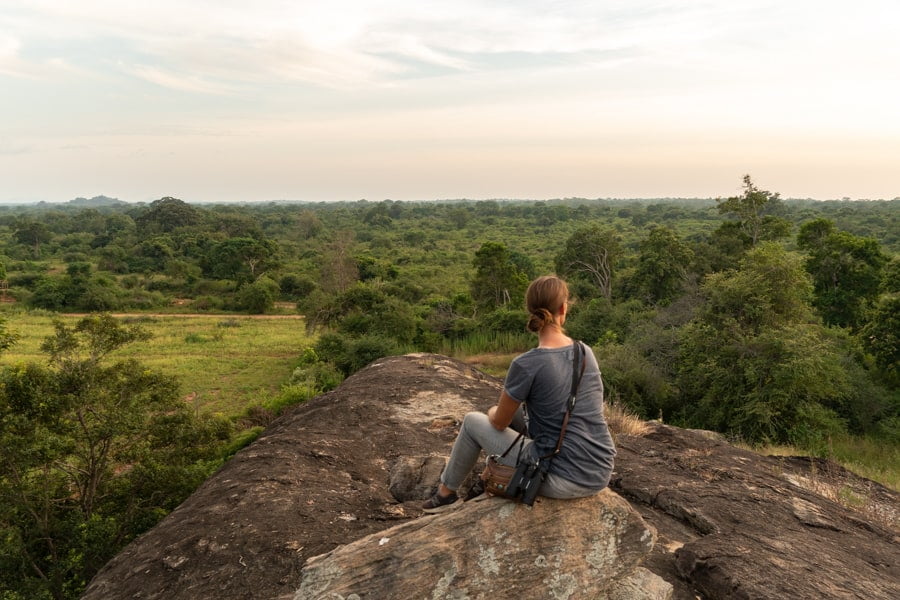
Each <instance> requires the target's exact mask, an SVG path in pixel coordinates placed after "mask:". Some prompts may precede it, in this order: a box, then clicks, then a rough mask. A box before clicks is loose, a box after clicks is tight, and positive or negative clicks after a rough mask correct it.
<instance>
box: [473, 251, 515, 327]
mask: <svg viewBox="0 0 900 600" xmlns="http://www.w3.org/2000/svg"><path fill="white" fill-rule="evenodd" d="M514 256H515V255H514V254H513V253H512V252H510V251H509V249H508V248H507V247H506V246H505V245H504V244H500V243H497V242H485V243H484V244H482V245H481V247H480V248H479V249H478V250H477V251H476V252H475V258H474V260H473V261H472V266H474V267H475V275H474V277H473V278H472V284H471V290H472V298H473V299H474V300H475V302H476V304H477V305H478V307H479V308H480V309H482V310H485V311H491V310H493V309H495V308H498V307H501V306H507V305H510V304H511V305H513V306H521V304H522V302H523V301H524V299H525V288H526V287H528V275H527V274H526V273H525V272H524V271H523V270H522V269H521V268H520V267H519V265H518V264H516V260H515V259H514ZM521 262H522V261H521V259H520V260H519V263H521ZM526 268H527V266H526Z"/></svg>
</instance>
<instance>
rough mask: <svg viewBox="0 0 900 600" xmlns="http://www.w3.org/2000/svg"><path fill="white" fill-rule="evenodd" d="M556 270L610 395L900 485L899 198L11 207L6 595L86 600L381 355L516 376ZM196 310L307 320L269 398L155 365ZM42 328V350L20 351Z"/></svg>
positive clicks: (100, 200) (0, 545)
mask: <svg viewBox="0 0 900 600" xmlns="http://www.w3.org/2000/svg"><path fill="white" fill-rule="evenodd" d="M550 272H554V273H558V274H560V275H562V276H564V277H566V278H567V280H568V281H569V284H570V288H571V290H572V292H573V296H574V303H573V306H572V308H571V311H570V316H569V319H568V321H567V323H566V328H567V331H568V333H569V334H570V335H571V336H573V337H575V338H578V339H581V340H583V341H584V342H586V343H588V344H590V345H591V346H592V348H593V349H594V352H595V353H596V355H597V358H598V360H599V362H600V365H601V370H602V372H603V377H604V383H605V385H606V399H607V402H608V403H609V404H610V405H611V406H616V407H618V408H620V409H622V410H627V411H630V412H633V413H634V414H636V415H638V416H640V417H641V418H643V419H658V420H660V421H662V422H664V423H669V424H674V425H679V426H683V427H689V428H700V429H711V430H715V431H718V432H721V433H723V434H725V435H726V436H727V437H728V438H729V439H730V440H732V441H735V442H740V443H742V444H746V445H747V446H750V447H754V448H765V449H766V451H775V449H777V448H779V447H789V448H790V449H791V452H794V453H806V454H809V455H813V456H820V457H829V458H832V459H834V460H836V461H838V462H841V463H842V464H844V465H846V466H848V467H849V468H851V469H852V470H854V471H855V472H857V473H859V474H861V475H864V476H866V477H870V478H872V479H876V480H878V481H880V482H882V483H884V484H885V485H888V486H889V487H892V488H893V489H895V490H896V489H898V486H900V476H898V467H897V465H898V464H900V350H898V336H900V199H894V200H890V201H855V202H854V201H848V200H832V201H815V200H809V199H807V200H802V199H782V198H781V197H780V196H779V194H778V193H777V192H774V191H768V190H765V189H761V188H760V187H758V186H757V185H756V184H755V183H754V182H753V180H752V179H751V178H750V177H749V176H747V177H745V178H744V180H743V185H742V187H741V188H740V193H739V194H738V195H735V196H732V197H723V198H718V199H676V198H661V199H647V200H630V199H627V200H626V199H584V198H565V199H557V200H547V201H524V200H482V201H474V200H454V201H429V202H425V201H422V202H399V201H391V200H384V201H379V202H375V201H367V200H360V201H357V202H336V203H290V202H271V203H265V204H221V205H212V204H192V203H190V202H189V201H184V200H181V199H177V198H172V197H164V198H161V199H159V200H156V201H154V202H150V203H143V204H128V203H124V202H120V201H117V200H115V199H112V198H107V197H96V198H92V199H84V198H79V199H76V200H73V201H71V202H67V203H63V204H50V203H39V204H35V205H23V206H3V207H0V285H2V289H0V292H2V300H3V303H2V313H0V316H2V319H3V321H2V323H0V350H2V365H0V457H2V458H0V600H19V599H24V598H75V597H78V595H79V594H80V593H81V591H82V590H83V589H84V586H85V585H86V583H87V582H88V581H89V580H90V577H91V576H92V575H93V573H95V572H96V571H97V570H98V569H99V568H100V567H101V566H102V565H103V564H104V563H105V562H106V561H107V560H108V559H109V558H110V557H111V556H113V555H114V554H115V553H116V551H117V550H118V549H120V548H121V547H123V546H124V545H125V544H127V543H128V542H129V541H130V540H132V539H133V538H134V537H135V536H137V535H139V534H140V533H141V532H143V531H146V530H147V529H149V528H150V527H152V526H153V525H154V524H155V523H156V522H158V521H159V519H161V518H162V517H163V516H165V514H167V513H168V512H170V511H171V510H172V509H174V508H175V507H176V506H177V505H178V504H179V503H180V502H181V501H182V500H183V499H184V498H186V497H187V496H188V495H189V494H190V493H191V492H192V491H193V490H194V489H195V488H196V487H197V486H198V485H199V484H200V483H201V482H202V481H203V480H204V479H205V478H206V477H208V476H209V474H211V473H212V472H213V471H214V470H215V469H217V468H218V467H219V466H221V464H222V463H223V461H225V460H227V459H228V457H229V456H231V455H233V454H234V453H235V452H236V451H237V450H239V449H240V448H241V447H243V446H244V445H246V444H247V443H249V442H250V441H251V440H252V439H253V437H254V436H255V435H257V434H258V433H259V432H260V431H261V430H262V428H263V427H264V426H265V424H266V423H268V422H269V421H270V420H271V419H272V418H274V416H276V415H277V414H278V413H279V412H280V411H281V410H283V409H284V408H285V407H287V406H289V405H291V404H295V403H298V402H302V401H304V400H306V399H308V398H310V397H312V396H315V395H317V394H320V393H322V392H324V391H328V390H330V389H333V388H334V387H336V386H337V385H338V384H339V383H340V382H341V380H342V379H343V378H344V377H346V376H348V375H350V374H352V373H353V372H355V371H356V370H358V369H360V368H362V367H364V366H365V365H367V364H369V363H370V362H371V361H373V360H375V359H377V358H379V357H382V356H388V355H395V354H402V353H407V352H415V351H427V352H435V353H440V354H446V355H450V356H454V357H457V358H461V359H462V360H465V361H467V362H469V363H471V364H475V365H476V366H478V367H479V368H481V369H483V370H485V371H487V372H488V373H491V374H494V375H497V376H502V375H503V373H504V371H505V368H506V365H508V363H509V360H510V359H511V358H512V357H513V356H514V355H515V354H517V353H519V352H522V351H524V350H527V349H528V348H530V347H532V346H533V344H534V339H533V337H532V336H530V335H529V334H527V333H526V332H525V331H524V323H525V320H526V318H525V313H524V310H523V308H522V305H523V296H524V291H525V288H526V286H527V284H528V282H529V280H531V279H532V278H534V277H535V276H537V275H540V274H544V273H550ZM73 313H77V314H78V315H79V316H78V317H64V315H70V314H73ZM113 313H127V315H128V316H127V317H119V318H116V317H113V316H111V315H112V314H113ZM182 313H184V314H187V313H190V314H209V315H221V320H220V324H223V327H226V326H228V324H229V323H231V326H234V322H233V321H229V317H230V316H233V315H238V314H253V315H287V314H290V315H294V316H297V315H302V316H303V325H304V327H305V331H304V332H303V334H302V336H298V337H301V338H302V339H299V340H298V342H297V346H296V351H295V352H294V351H291V352H292V356H290V358H289V362H290V369H288V372H287V374H286V376H285V377H284V380H283V381H281V380H279V381H275V382H271V381H270V383H273V384H274V385H275V386H276V387H275V388H274V390H273V391H272V392H271V393H268V394H265V397H259V398H257V399H255V400H252V401H251V400H248V401H246V402H243V400H242V403H243V405H241V406H238V407H236V408H235V406H234V404H227V402H226V404H223V406H222V407H215V406H214V407H207V408H204V409H200V408H198V407H197V406H196V405H194V404H192V403H191V402H189V401H186V400H185V395H184V394H185V390H184V389H183V387H182V384H183V377H184V374H183V373H179V371H178V369H177V366H175V365H173V367H172V368H171V369H168V370H167V369H165V368H163V369H159V368H148V367H147V365H146V364H144V363H143V362H142V360H141V350H140V349H141V347H142V345H149V344H152V340H151V337H150V335H151V333H150V329H152V327H151V326H152V323H153V319H154V318H155V317H154V316H155V315H161V314H166V315H178V314H182ZM151 315H154V316H151ZM47 318H50V319H51V320H52V321H53V325H52V327H50V328H48V329H47V331H46V332H45V333H46V335H45V336H43V337H42V340H41V341H40V342H39V348H40V350H39V351H40V358H39V359H34V358H27V359H26V358H23V355H17V352H18V351H19V350H18V348H21V347H22V346H23V345H24V344H25V343H26V341H27V338H28V337H29V335H31V336H34V335H35V333H34V332H35V331H37V329H36V325H34V323H36V321H35V319H47ZM276 326H277V325H276ZM259 335H261V336H263V337H264V336H265V335H266V334H265V331H263V333H262V334H259ZM184 341H185V343H186V344H187V343H191V342H194V343H197V342H198V341H199V342H202V341H203V340H202V339H201V340H197V339H194V340H191V339H190V336H187V337H185V338H184ZM35 344H38V342H35ZM148 347H149V346H148ZM127 348H136V350H135V351H133V352H131V353H126V349H127ZM174 354H176V355H177V350H176V351H174ZM174 360H175V362H177V356H176V357H174ZM257 371H258V377H259V378H260V379H265V378H269V379H271V378H272V376H273V375H272V373H273V372H272V371H267V370H266V369H265V368H264V367H262V368H258V369H257ZM224 406H227V408H223V407H224Z"/></svg>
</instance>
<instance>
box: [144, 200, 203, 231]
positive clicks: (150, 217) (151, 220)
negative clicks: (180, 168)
mask: <svg viewBox="0 0 900 600" xmlns="http://www.w3.org/2000/svg"><path fill="white" fill-rule="evenodd" d="M201 217H202V213H201V212H200V211H199V210H197V209H196V208H194V207H193V206H191V205H190V204H188V203H187V202H185V201H183V200H179V199H178V198H172V197H171V196H166V197H165V198H160V199H159V200H154V201H153V202H152V203H150V208H148V209H147V211H146V212H144V213H143V214H142V215H141V216H139V217H137V218H136V219H135V220H134V222H135V224H136V225H137V226H138V228H139V229H140V230H141V231H142V232H143V233H144V234H145V235H146V234H156V233H169V232H171V231H173V230H175V229H177V228H178V227H187V226H189V225H194V224H196V223H198V222H200V220H201Z"/></svg>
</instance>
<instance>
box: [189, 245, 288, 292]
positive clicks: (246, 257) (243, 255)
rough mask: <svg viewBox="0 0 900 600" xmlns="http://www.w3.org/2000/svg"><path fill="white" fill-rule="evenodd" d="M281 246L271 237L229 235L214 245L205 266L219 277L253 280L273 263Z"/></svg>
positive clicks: (208, 271)
mask: <svg viewBox="0 0 900 600" xmlns="http://www.w3.org/2000/svg"><path fill="white" fill-rule="evenodd" d="M277 250H278V248H277V245H276V244H275V243H274V242H272V241H271V240H257V239H255V238H251V237H238V238H229V239H226V240H223V241H221V242H218V243H217V244H215V245H214V246H213V247H212V248H210V250H209V252H208V254H207V256H206V258H205V260H204V262H203V270H204V273H205V274H206V275H209V276H211V277H214V278H216V279H232V280H234V281H241V282H243V281H253V280H254V279H256V278H257V277H259V275H261V274H262V273H263V272H265V271H266V269H268V268H269V267H271V266H272V261H273V260H274V258H275V255H276V253H277Z"/></svg>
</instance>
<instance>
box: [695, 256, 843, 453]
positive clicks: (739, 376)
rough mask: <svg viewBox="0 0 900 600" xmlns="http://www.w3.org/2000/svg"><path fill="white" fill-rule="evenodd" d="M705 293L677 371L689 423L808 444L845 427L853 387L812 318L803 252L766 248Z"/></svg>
mask: <svg viewBox="0 0 900 600" xmlns="http://www.w3.org/2000/svg"><path fill="white" fill-rule="evenodd" d="M702 291H703V293H704V295H705V297H706V304H705V306H704V307H703V309H702V310H701V311H700V314H699V315H698V317H697V318H696V319H695V320H694V321H693V322H691V323H690V324H689V325H688V326H687V327H686V328H685V331H684V334H683V342H682V348H681V357H680V372H679V376H678V386H679V388H680V389H681V391H682V394H683V398H682V402H683V404H682V410H683V411H684V415H685V416H686V418H687V421H688V422H689V423H691V424H693V425H695V426H699V427H705V428H710V429H716V430H718V431H723V432H730V433H732V434H735V435H738V436H740V437H743V438H744V439H747V440H750V441H766V440H768V441H776V442H791V443H797V444H800V445H806V446H809V445H810V444H812V443H814V442H815V440H816V439H820V438H821V436H826V435H828V434H829V433H836V432H840V431H843V429H844V425H843V423H842V421H841V420H840V419H839V417H838V413H837V410H838V409H839V408H840V407H841V404H842V403H844V402H846V401H847V400H848V398H849V397H850V396H851V394H852V391H853V386H852V385H851V384H850V381H849V378H848V375H847V372H846V370H845V369H844V367H843V364H842V360H843V357H842V356H841V354H840V352H839V351H838V348H836V346H835V345H834V343H833V342H832V340H831V339H830V338H829V337H828V336H827V335H826V332H825V330H824V329H823V328H822V327H821V326H819V325H817V324H815V323H813V322H812V310H811V307H810V305H809V304H808V300H809V297H810V292H811V284H810V282H809V279H808V276H807V274H806V273H805V272H804V270H803V268H802V264H801V259H800V257H799V256H795V255H791V254H788V253H787V252H786V251H785V250H784V249H782V248H781V247H780V246H778V245H776V244H774V243H766V244H761V245H759V246H758V247H757V248H755V249H753V250H751V251H749V252H748V254H747V256H746V257H745V259H744V260H743V261H742V262H741V266H740V269H738V270H734V271H728V272H723V273H717V274H715V275H712V276H710V277H708V278H707V280H706V281H705V282H704V285H703V288H702Z"/></svg>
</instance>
